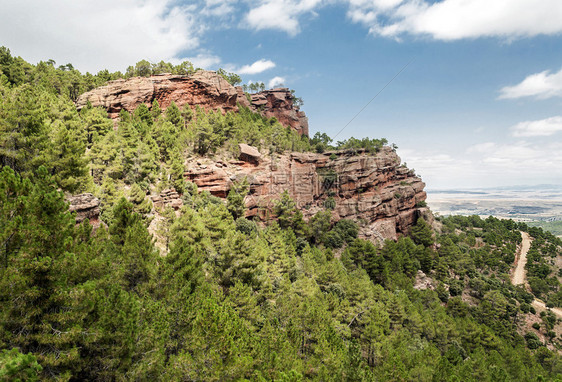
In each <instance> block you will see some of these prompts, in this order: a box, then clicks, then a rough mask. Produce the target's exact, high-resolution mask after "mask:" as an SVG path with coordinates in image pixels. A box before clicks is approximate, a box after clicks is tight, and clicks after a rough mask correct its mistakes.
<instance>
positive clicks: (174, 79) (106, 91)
mask: <svg viewBox="0 0 562 382" xmlns="http://www.w3.org/2000/svg"><path fill="white" fill-rule="evenodd" d="M154 100H156V101H158V103H159V105H160V107H161V108H162V109H166V108H167V107H168V106H169V105H170V104H171V103H172V102H175V104H176V105H177V106H179V107H183V106H184V105H185V104H189V105H190V106H191V107H195V106H200V107H202V108H204V109H205V110H219V109H220V110H223V111H225V112H226V111H237V110H238V105H241V106H243V107H248V108H250V109H251V110H253V111H255V112H260V113H262V115H264V116H266V117H268V118H271V117H275V118H277V119H278V120H279V122H281V123H282V124H283V125H284V126H290V127H292V128H293V129H295V130H296V131H298V132H299V133H300V134H306V135H308V119H307V117H306V115H305V114H304V112H302V111H300V110H299V108H298V107H296V106H295V105H294V103H293V95H292V94H291V92H290V91H289V89H285V88H282V89H274V90H266V91H264V92H260V93H257V94H253V95H252V96H251V101H250V100H248V98H247V97H246V94H245V93H244V91H243V90H242V88H241V87H239V86H237V87H234V86H232V85H231V84H229V83H228V82H227V81H226V80H225V79H224V78H223V77H222V76H220V75H218V74H217V73H215V72H210V71H206V70H199V71H197V72H196V73H194V74H192V75H190V76H183V75H172V74H162V75H157V76H152V77H133V78H129V79H126V80H125V79H119V80H115V81H110V82H108V84H107V85H105V86H101V87H99V88H96V89H93V90H91V91H89V92H86V93H84V94H82V95H81V96H80V97H79V98H78V100H77V101H76V106H77V108H78V109H81V108H83V107H84V106H86V105H87V104H88V102H90V104H91V105H92V106H94V107H96V106H102V107H104V108H105V109H107V111H108V113H109V116H110V117H111V118H118V117H119V112H120V111H121V110H123V109H124V110H127V111H129V112H132V111H133V110H135V109H136V108H137V107H138V106H139V105H140V104H142V103H144V104H146V105H147V106H148V107H149V108H150V107H152V102H153V101H154Z"/></svg>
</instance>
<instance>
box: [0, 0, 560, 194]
mask: <svg viewBox="0 0 562 382" xmlns="http://www.w3.org/2000/svg"><path fill="white" fill-rule="evenodd" d="M0 7H1V9H2V12H1V13H0V45H4V46H6V47H8V48H10V50H11V51H12V54H14V55H19V56H22V57H23V58H24V59H26V60H27V61H30V62H32V63H36V62H37V61H39V60H47V59H50V58H52V59H54V60H55V61H56V62H57V64H66V63H72V64H74V66H75V67H76V68H78V69H79V70H81V71H83V72H85V71H90V72H97V71H99V70H101V69H104V68H107V69H110V70H121V71H124V70H125V69H126V67H127V66H129V65H131V64H134V63H135V62H137V61H139V60H141V59H148V60H149V61H152V62H156V61H160V60H165V61H172V62H181V61H183V60H185V59H189V60H191V61H192V62H194V63H195V64H196V65H197V66H200V67H204V68H208V69H216V68H219V67H223V68H225V69H227V70H231V71H236V72H238V73H239V74H241V76H242V78H243V80H244V82H250V81H260V82H264V83H265V84H266V85H269V86H277V85H279V84H283V85H285V86H287V87H290V88H293V89H295V90H296V92H297V95H299V96H300V97H302V98H303V99H304V102H305V103H304V107H303V109H304V110H305V111H306V113H307V114H308V116H309V119H310V125H311V134H314V133H315V132H317V131H322V132H326V133H328V134H329V135H330V136H335V135H336V134H338V132H339V131H340V130H341V129H342V128H343V127H344V126H345V125H346V124H348V123H349V121H350V120H352V119H353V117H354V116H355V115H356V114H357V113H358V112H359V111H360V110H361V109H362V108H363V107H364V106H365V105H367V104H368V103H369V101H371V100H372V99H373V97H374V96H375V95H376V94H377V93H379V91H381V89H383V88H384V90H383V91H382V92H381V93H380V94H379V95H378V96H377V97H376V98H375V99H374V100H373V101H372V102H371V103H370V104H369V105H368V106H367V107H366V108H365V109H364V110H363V111H362V112H361V113H360V114H359V116H357V118H355V119H354V120H353V121H352V122H351V123H350V124H349V125H348V126H347V127H346V128H345V129H344V130H343V131H342V132H341V133H340V134H339V135H338V136H337V138H336V140H338V139H344V138H348V137H350V136H355V137H365V136H369V137H386V138H387V139H388V140H389V141H390V142H393V143H396V144H397V145H398V147H399V154H400V155H401V157H402V160H403V161H405V162H406V163H407V164H408V166H409V167H411V168H414V169H415V170H416V172H417V173H418V174H420V175H421V176H422V178H423V179H424V180H425V181H426V183H427V184H428V188H432V189H436V188H459V187H481V186H505V185H518V184H528V185H532V184H544V183H551V184H562V107H561V106H562V35H561V32H562V1H560V0H439V1H435V0H228V1H225V0H193V1H177V0H120V1H117V0H111V1H109V0H96V1H93V0H81V1H75V0H41V1H38V0H33V1H32V0H17V1H15V0H0ZM398 73H400V74H399V75H398V76H397V77H395V76H396V75H397V74H398ZM394 77H395V78H394ZM393 78H394V80H392V79H393ZM391 80H392V81H391ZM390 81H391V82H390ZM389 82H390V83H389ZM386 85H388V86H386ZM385 86H386V88H385Z"/></svg>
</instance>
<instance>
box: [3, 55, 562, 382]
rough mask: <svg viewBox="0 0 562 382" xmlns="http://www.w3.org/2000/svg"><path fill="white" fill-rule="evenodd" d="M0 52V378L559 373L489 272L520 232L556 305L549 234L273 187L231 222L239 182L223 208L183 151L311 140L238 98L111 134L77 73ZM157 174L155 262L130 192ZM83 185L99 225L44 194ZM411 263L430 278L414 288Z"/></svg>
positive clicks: (546, 320) (151, 114) (521, 299)
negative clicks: (363, 230)
mask: <svg viewBox="0 0 562 382" xmlns="http://www.w3.org/2000/svg"><path fill="white" fill-rule="evenodd" d="M1 53H2V56H1V58H2V59H1V60H0V65H1V66H0V68H1V70H2V74H1V75H0V77H1V78H2V80H1V81H0V142H1V145H0V150H1V151H0V164H2V166H3V167H2V169H1V171H0V244H1V246H0V379H1V380H17V379H20V380H31V381H33V380H41V381H50V380H52V381H54V380H62V381H65V380H67V381H68V380H76V381H81V380H120V381H121V380H139V381H144V380H155V381H181V380H205V381H207V380H209V381H219V380H257V381H301V380H318V381H329V380H338V381H342V380H345V381H348V380H349V381H362V380H393V381H406V380H407V381H413V380H415V381H457V380H467V381H481V380H484V381H497V380H500V381H508V380H513V381H541V380H552V381H555V380H560V379H559V378H560V375H561V373H562V362H561V359H560V356H559V354H558V351H559V349H560V347H561V343H560V338H559V337H557V336H556V333H555V327H556V325H557V319H556V317H555V316H554V315H553V314H552V312H549V311H547V312H542V313H541V315H540V319H541V323H540V325H539V326H538V329H536V328H533V329H530V330H533V331H531V332H521V330H520V326H519V324H520V323H522V322H523V320H525V318H527V317H528V316H529V315H531V314H534V309H533V308H532V307H531V306H530V303H531V302H532V300H533V298H534V296H533V295H532V294H530V293H528V292H526V291H525V290H524V289H522V288H518V287H514V286H512V285H511V283H509V278H508V272H509V269H510V267H511V265H512V263H513V261H514V254H515V250H516V246H517V244H518V243H519V242H520V241H521V236H520V234H519V230H525V231H527V232H529V234H530V235H531V236H533V237H534V238H535V241H534V244H533V248H532V250H531V251H530V252H529V258H530V261H529V265H528V268H529V269H528V272H529V275H530V279H529V280H530V282H531V286H532V287H533V293H535V295H537V296H542V297H543V298H546V299H547V301H548V304H549V305H552V306H559V300H560V297H559V284H556V283H555V282H554V279H555V276H556V274H557V273H556V272H557V268H556V266H555V264H552V261H551V260H552V259H553V256H558V255H559V251H560V246H561V242H560V240H559V239H557V238H556V237H554V236H553V235H551V234H549V233H545V232H544V231H542V230H541V229H538V228H529V227H527V226H526V225H524V224H517V223H514V222H513V221H509V220H506V221H501V220H498V219H494V218H488V219H486V220H482V219H480V218H478V217H465V218H463V217H451V218H447V219H442V220H441V221H440V224H441V226H442V228H441V231H440V232H434V231H433V230H432V227H431V225H430V224H429V223H427V222H425V221H424V220H423V219H418V220H417V223H416V225H415V226H414V227H413V228H412V232H411V237H402V238H400V239H399V240H397V241H387V242H385V243H381V244H380V245H375V244H373V243H372V242H370V241H366V240H363V239H361V238H360V235H359V231H360V226H359V224H358V222H355V221H352V220H339V221H337V222H336V221H333V218H332V211H331V210H330V208H333V204H332V203H331V202H332V200H330V199H328V201H329V202H328V203H327V204H326V206H325V207H326V208H324V209H322V210H319V211H318V212H317V213H316V214H315V215H314V216H313V217H312V218H310V220H309V221H308V222H306V221H305V220H304V218H303V213H302V212H301V211H300V210H298V209H297V207H296V203H295V202H294V201H293V200H292V199H291V198H290V196H289V194H288V193H287V192H285V193H284V194H282V195H281V197H280V199H279V200H278V201H277V203H276V204H275V207H274V208H273V213H274V214H275V219H274V220H273V221H271V222H269V223H268V224H257V223H256V222H255V221H252V220H249V219H246V218H245V217H244V212H245V206H244V203H243V200H244V197H245V196H246V195H247V193H248V191H249V187H248V182H247V181H246V180H243V179H241V180H238V182H237V183H236V184H235V185H234V187H233V188H232V190H231V192H230V193H229V194H228V197H227V201H226V203H225V202H224V201H223V200H221V199H218V198H216V197H213V196H211V195H209V194H208V193H204V192H203V193H199V192H198V191H197V187H196V186H195V185H193V184H190V183H188V182H185V181H184V179H183V172H184V168H183V164H184V160H185V158H186V157H187V156H189V155H213V154H214V153H222V154H224V155H228V154H230V155H232V156H236V155H237V150H238V146H237V144H238V143H239V142H246V143H249V144H253V145H255V146H258V147H259V148H260V149H262V150H269V152H270V153H271V154H272V155H275V154H276V153H279V152H282V151H284V150H289V149H290V150H310V149H311V148H314V149H315V150H318V144H322V143H323V142H322V139H323V138H322V137H321V136H319V137H318V138H319V141H314V139H316V138H314V139H313V140H311V141H309V140H308V139H307V138H306V137H305V138H301V137H299V136H298V135H297V134H295V133H294V132H293V131H291V130H290V129H285V128H284V127H283V126H281V125H280V124H279V123H278V122H276V121H275V120H272V119H265V118H263V117H261V116H260V115H258V114H254V113H251V112H250V111H249V110H241V112H240V113H237V114H235V113H226V114H224V115H223V114H221V113H214V112H209V113H205V112H203V111H202V110H200V109H195V110H192V109H191V108H189V106H188V107H185V108H181V109H180V108H178V107H177V106H176V105H171V106H170V107H168V108H167V109H166V110H165V111H164V112H163V111H162V110H161V109H160V107H159V105H158V104H157V103H155V104H153V105H152V107H151V108H150V109H149V108H148V107H147V106H146V105H141V106H140V107H139V108H137V110H135V111H134V112H133V113H126V112H123V113H122V114H121V118H120V122H119V125H118V126H117V129H113V122H112V121H111V120H109V119H107V116H106V114H105V112H104V111H103V110H101V109H96V108H92V107H90V106H87V107H85V108H84V109H83V110H81V111H80V112H76V110H75V108H74V105H73V103H72V94H73V93H72V91H71V89H74V88H73V87H72V86H70V87H69V84H72V81H70V80H68V79H69V78H73V77H72V75H76V76H77V77H76V78H79V79H80V80H79V81H78V80H77V81H78V82H77V85H76V86H77V89H79V91H82V90H80V89H83V88H82V86H83V87H85V88H87V87H88V86H90V85H88V84H90V83H89V82H82V81H86V79H87V78H88V75H86V76H81V77H80V75H79V73H74V72H73V69H71V67H69V66H65V67H64V68H55V67H54V65H52V64H49V63H47V64H44V65H43V64H38V65H37V66H32V65H29V64H26V63H25V62H24V61H23V60H21V59H19V58H12V57H11V56H9V54H7V53H6V51H5V50H2V51H1ZM7 57H8V58H7ZM43 67H44V68H47V73H48V74H49V76H47V77H42V76H43V74H41V73H43V72H41V70H43V69H41V70H39V68H43ZM164 67H165V65H163V64H162V65H161V68H163V69H158V70H168V69H169V68H168V69H167V68H164ZM69 68H70V69H69ZM149 68H150V70H153V69H152V66H150V67H149V66H147V65H139V67H138V68H137V67H135V68H134V71H135V72H133V70H131V73H134V74H135V75H137V74H142V75H148V70H149ZM20 69H21V70H20ZM150 73H152V72H150ZM225 75H228V73H226V74H225ZM90 77H91V78H92V79H94V80H93V82H92V84H94V83H96V81H99V82H100V83H102V82H103V81H106V80H107V79H109V78H106V77H107V76H105V77H104V76H103V75H98V76H97V77H96V76H90ZM109 77H111V76H109ZM57 79H59V80H60V81H61V82H57ZM67 80H68V81H70V82H68V81H67ZM59 85H60V86H59ZM326 142H327V139H326ZM324 143H325V142H324ZM327 144H329V142H328V143H327ZM383 144H385V142H384V140H361V141H359V140H348V141H346V142H344V143H341V145H340V143H338V145H339V146H340V147H341V148H347V149H353V150H355V149H361V150H363V149H365V150H367V151H370V152H376V151H377V150H378V149H380V147H382V145H383ZM324 175H325V177H326V179H327V181H331V180H334V179H331V178H333V175H334V174H332V173H326V174H324ZM167 187H174V188H175V189H176V190H178V191H180V192H182V193H183V195H182V197H183V199H184V207H183V208H182V209H181V210H180V211H179V212H178V213H177V214H176V213H175V212H174V211H173V210H171V209H163V210H161V211H157V212H158V218H159V220H160V223H158V225H157V227H156V230H155V231H153V232H157V233H158V235H160V236H161V237H162V238H163V239H164V242H165V246H164V247H165V249H166V256H162V254H161V253H160V252H159V251H158V250H157V249H156V246H155V244H154V238H153V236H152V235H151V234H150V233H149V229H148V226H149V224H150V225H151V229H152V228H154V226H153V225H152V223H153V222H155V221H157V220H158V219H153V217H154V215H153V214H155V211H154V209H153V208H152V206H151V202H150V201H149V199H148V198H147V195H146V193H147V191H149V190H154V189H163V188H167ZM82 190H91V191H93V192H94V193H95V194H96V195H99V196H100V197H101V200H102V215H101V218H102V220H103V221H104V222H105V223H106V224H107V227H106V226H104V225H102V226H101V227H100V228H99V229H97V230H96V231H95V232H94V231H93V230H92V227H91V226H90V225H89V224H88V221H85V222H84V223H82V224H81V225H79V226H76V225H75V218H74V216H73V215H72V214H71V213H69V212H68V205H67V203H66V202H65V199H64V194H63V192H65V191H66V192H79V191H82ZM547 268H548V269H547ZM420 270H421V271H423V272H425V274H426V275H427V276H428V277H429V278H430V279H431V283H432V284H433V285H434V288H428V289H425V290H419V289H416V288H415V287H414V286H415V282H416V277H417V276H418V275H419V271H420ZM535 279H537V280H541V281H545V283H546V284H545V285H542V284H540V283H539V282H535V281H532V280H535ZM432 289H434V290H432ZM537 330H539V331H540V332H538V333H540V334H541V336H539V335H537V332H535V331H537ZM543 338H544V340H543ZM545 345H548V346H545ZM551 349H552V350H551Z"/></svg>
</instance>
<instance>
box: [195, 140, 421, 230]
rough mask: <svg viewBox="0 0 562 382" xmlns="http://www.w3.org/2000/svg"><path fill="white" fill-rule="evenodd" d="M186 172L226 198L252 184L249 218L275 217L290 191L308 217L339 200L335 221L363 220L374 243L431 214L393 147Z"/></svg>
mask: <svg viewBox="0 0 562 382" xmlns="http://www.w3.org/2000/svg"><path fill="white" fill-rule="evenodd" d="M205 161H206V162H205ZM187 168H188V170H187V172H186V173H185V177H186V179H187V180H189V181H192V182H194V183H195V184H196V185H197V186H198V188H199V190H207V191H209V192H210V193H211V194H213V195H215V196H218V197H222V198H225V197H226V195H227V194H228V191H229V190H230V188H231V186H232V184H233V183H234V182H236V181H240V180H242V179H244V178H246V179H247V181H248V183H249V184H250V193H249V195H248V196H247V197H246V199H245V202H246V206H247V208H248V212H247V216H249V217H258V218H260V219H268V218H269V217H271V216H272V209H273V206H274V203H275V201H276V200H278V199H279V197H280V195H281V194H282V193H283V192H284V191H285V190H286V191H288V193H289V194H290V195H291V197H292V198H293V200H294V201H295V202H296V204H297V207H298V208H299V209H300V210H301V211H302V212H303V214H304V216H305V218H310V217H311V216H313V215H314V214H315V213H316V212H318V211H319V210H321V209H323V208H324V205H325V203H326V202H328V203H333V202H335V206H334V209H333V219H334V221H335V220H339V219H353V220H356V221H359V222H360V223H361V226H362V230H361V233H362V236H363V237H365V238H369V239H372V240H383V239H396V238H397V237H398V236H399V235H400V234H406V233H407V232H408V231H409V228H410V227H411V226H412V225H413V224H414V223H415V221H416V219H417V217H418V216H420V215H421V214H425V213H427V210H426V209H425V208H423V207H420V206H421V205H423V203H420V202H423V201H425V199H426V193H425V192H424V186H425V184H424V183H423V182H422V180H421V179H420V178H418V177H417V176H416V175H415V174H414V173H413V172H412V171H410V170H409V169H408V168H406V167H404V166H401V165H400V158H399V157H398V155H397V154H396V153H395V152H394V150H392V149H391V148H390V147H384V148H383V149H382V150H381V151H380V152H379V153H377V154H368V153H364V152H352V151H336V152H326V153H324V154H313V153H290V154H286V155H279V156H275V157H262V158H261V160H260V162H259V163H255V162H249V161H230V162H228V163H225V162H220V163H218V164H217V163H213V162H211V161H210V160H209V159H206V160H201V159H200V160H198V161H196V160H195V159H192V160H190V161H189V162H188V163H187ZM332 198H333V199H332Z"/></svg>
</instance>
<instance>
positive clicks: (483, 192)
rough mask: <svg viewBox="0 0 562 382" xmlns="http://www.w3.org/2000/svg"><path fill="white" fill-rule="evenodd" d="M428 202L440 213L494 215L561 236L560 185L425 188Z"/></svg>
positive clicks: (561, 199) (561, 208)
mask: <svg viewBox="0 0 562 382" xmlns="http://www.w3.org/2000/svg"><path fill="white" fill-rule="evenodd" d="M427 204H428V205H429V207H430V208H431V210H432V211H433V213H436V214H438V215H441V216H449V215H466V216H467V215H479V216H481V217H487V216H490V215H491V216H495V217H498V218H503V219H506V218H507V219H513V220H516V221H522V222H526V223H528V224H529V225H531V226H540V227H542V228H544V229H546V230H549V231H551V232H552V233H553V234H555V235H558V236H562V186H557V185H541V186H514V187H504V188H482V189H459V190H431V189H430V190H428V191H427Z"/></svg>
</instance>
